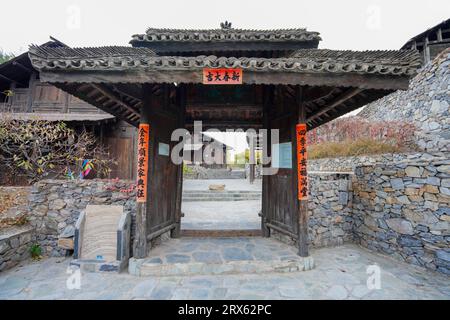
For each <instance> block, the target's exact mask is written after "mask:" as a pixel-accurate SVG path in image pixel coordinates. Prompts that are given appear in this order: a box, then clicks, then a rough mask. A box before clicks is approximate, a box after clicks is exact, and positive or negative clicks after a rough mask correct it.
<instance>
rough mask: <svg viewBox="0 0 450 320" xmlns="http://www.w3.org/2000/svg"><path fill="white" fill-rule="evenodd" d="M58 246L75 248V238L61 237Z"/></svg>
mask: <svg viewBox="0 0 450 320" xmlns="http://www.w3.org/2000/svg"><path fill="white" fill-rule="evenodd" d="M58 247H59V248H61V249H65V250H73V249H74V239H73V238H60V239H58Z"/></svg>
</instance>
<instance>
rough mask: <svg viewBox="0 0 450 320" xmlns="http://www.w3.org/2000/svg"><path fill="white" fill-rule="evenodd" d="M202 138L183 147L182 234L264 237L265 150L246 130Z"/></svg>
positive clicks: (211, 134)
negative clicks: (262, 174) (252, 141)
mask: <svg viewBox="0 0 450 320" xmlns="http://www.w3.org/2000/svg"><path fill="white" fill-rule="evenodd" d="M200 135H201V137H200V139H199V137H195V134H193V135H192V136H191V137H190V138H189V139H188V142H187V143H186V144H185V146H184V163H183V193H182V204H181V211H182V218H181V234H182V235H183V236H217V237H220V236H260V235H261V219H262V218H261V208H262V179H261V177H260V175H259V170H258V169H257V168H258V164H257V161H258V159H260V158H261V157H260V153H261V152H260V150H256V149H255V148H254V147H253V145H252V144H250V143H249V141H248V139H247V138H246V137H247V135H246V133H245V132H243V131H242V132H202V133H201V134H200ZM251 150H252V151H253V155H254V158H253V157H252V156H250V154H251V152H252V151H251ZM250 158H252V159H255V160H256V164H255V165H250V163H251V162H253V163H254V161H250Z"/></svg>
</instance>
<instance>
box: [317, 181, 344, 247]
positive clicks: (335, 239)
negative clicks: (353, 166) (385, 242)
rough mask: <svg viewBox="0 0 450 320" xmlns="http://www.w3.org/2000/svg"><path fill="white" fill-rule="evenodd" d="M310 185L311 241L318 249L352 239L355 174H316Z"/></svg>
mask: <svg viewBox="0 0 450 320" xmlns="http://www.w3.org/2000/svg"><path fill="white" fill-rule="evenodd" d="M309 185H310V199H309V203H308V209H309V220H308V224H309V241H310V244H311V245H312V246H313V247H316V248H317V247H327V246H338V245H342V244H343V243H344V242H350V241H352V240H353V234H352V229H353V216H352V175H351V174H334V173H331V174H330V173H313V174H310V175H309Z"/></svg>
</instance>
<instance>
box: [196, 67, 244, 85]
mask: <svg viewBox="0 0 450 320" xmlns="http://www.w3.org/2000/svg"><path fill="white" fill-rule="evenodd" d="M203 84H242V69H212V68H205V69H203Z"/></svg>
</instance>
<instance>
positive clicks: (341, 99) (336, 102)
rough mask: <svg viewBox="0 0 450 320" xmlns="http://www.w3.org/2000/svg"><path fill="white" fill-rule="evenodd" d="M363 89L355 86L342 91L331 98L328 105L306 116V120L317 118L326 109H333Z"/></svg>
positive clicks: (325, 111)
mask: <svg viewBox="0 0 450 320" xmlns="http://www.w3.org/2000/svg"><path fill="white" fill-rule="evenodd" d="M363 90H364V89H361V88H355V89H349V90H347V91H346V92H344V93H343V94H341V95H339V96H338V97H337V98H336V99H335V100H333V101H332V102H331V103H330V104H329V105H327V106H325V107H323V108H321V109H320V110H319V111H317V112H316V113H314V114H313V115H311V116H310V117H308V118H307V119H306V122H310V121H312V120H314V119H317V118H319V117H320V116H321V115H323V114H325V113H327V112H328V111H330V110H332V109H334V108H335V107H337V106H338V105H340V104H341V103H343V102H345V101H347V100H348V99H351V98H353V97H354V96H356V95H357V94H359V93H361V92H362V91H363Z"/></svg>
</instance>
